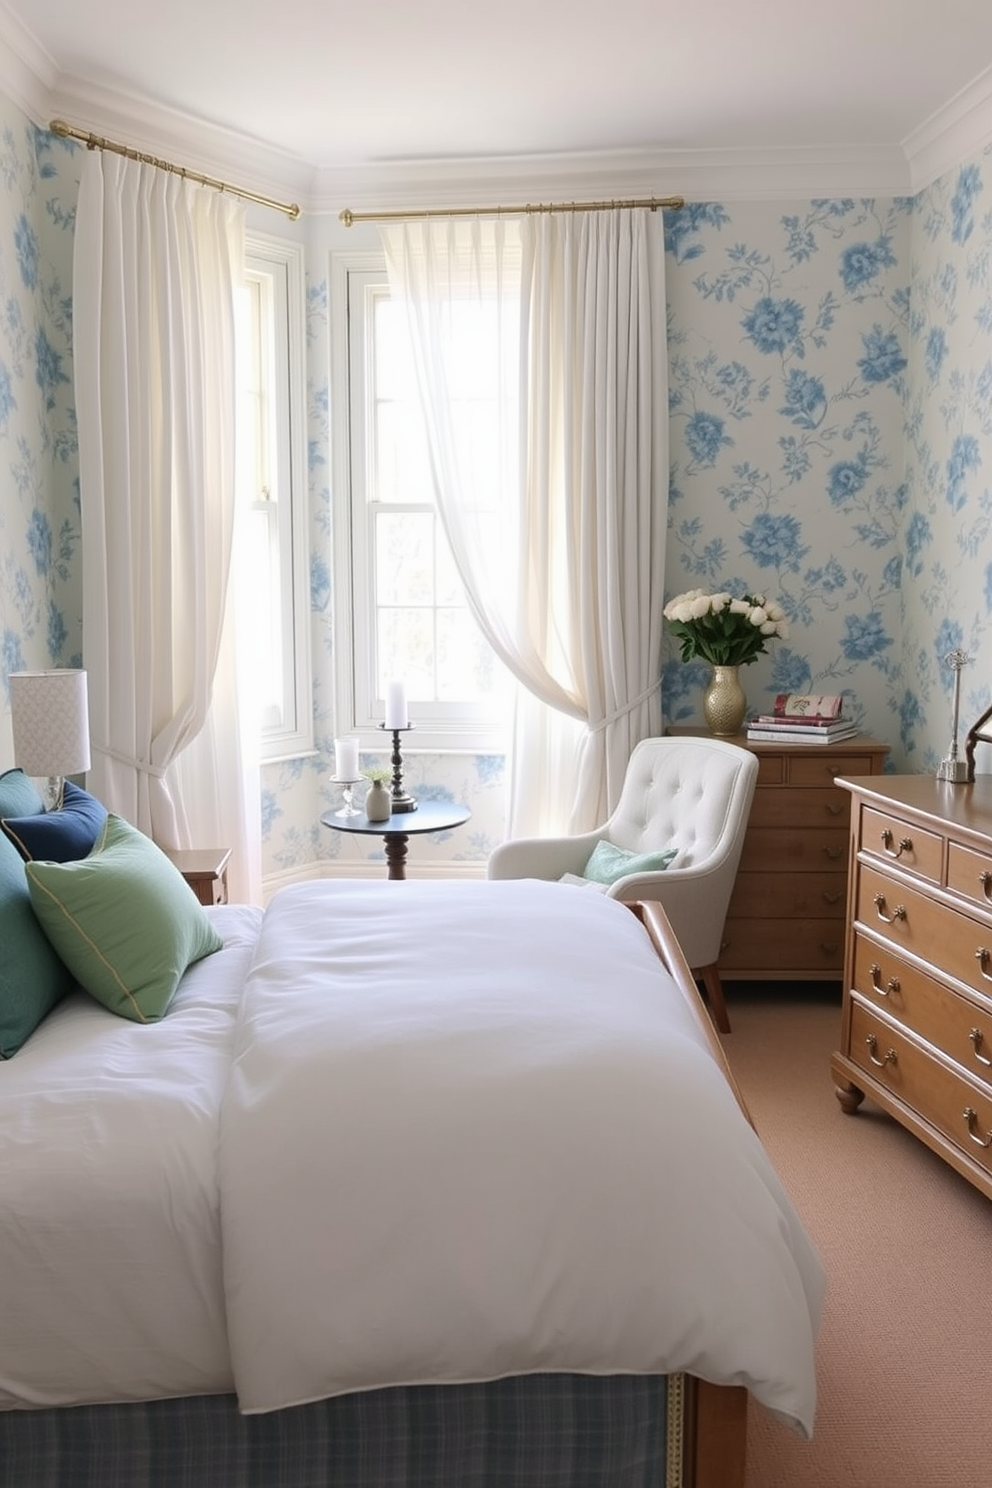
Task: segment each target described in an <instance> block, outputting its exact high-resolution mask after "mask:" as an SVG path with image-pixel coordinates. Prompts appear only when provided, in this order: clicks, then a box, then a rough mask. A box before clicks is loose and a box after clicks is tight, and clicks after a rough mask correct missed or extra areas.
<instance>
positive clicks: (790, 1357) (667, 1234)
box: [220, 881, 823, 1432]
mask: <svg viewBox="0 0 992 1488" xmlns="http://www.w3.org/2000/svg"><path fill="white" fill-rule="evenodd" d="M669 994H670V985H669V981H668V978H667V975H666V974H665V973H664V972H663V971H662V970H661V968H660V966H659V963H658V961H657V958H656V956H655V954H654V952H653V950H652V949H651V947H650V944H649V942H648V940H647V937H646V936H645V935H644V932H643V930H642V929H641V928H640V926H638V924H637V923H636V921H635V919H634V917H633V916H632V915H631V914H630V912H629V911H628V910H626V909H625V908H624V907H623V906H621V905H619V904H617V903H615V902H614V901H612V900H606V899H602V898H601V897H600V896H599V895H590V894H580V893H576V892H575V890H574V889H569V888H567V887H565V886H562V885H558V884H543V883H536V882H533V881H525V882H512V881H511V882H493V883H484V884H483V883H464V884H459V883H455V884H451V883H448V884H444V885H440V884H436V883H423V882H420V883H418V882H408V883H406V884H405V885H397V884H392V883H388V882H385V881H383V882H382V883H381V884H369V883H366V882H363V883H347V882H325V883H320V884H304V885H299V886H295V887H293V888H291V889H286V890H284V891H283V892H282V893H281V894H279V895H277V896H276V898H275V900H274V901H273V903H272V904H271V905H270V907H269V910H268V912H267V914H266V917H265V921H264V923H263V927H262V933H261V936H260V939H259V943H258V947H257V951H256V956H255V960H254V964H253V967H252V970H251V973H250V975H249V978H248V982H247V985H246V989H245V996H244V999H243V1004H242V1010H241V1016H240V1021H239V1026H238V1031H237V1042H236V1058H235V1065H234V1068H233V1072H232V1076H231V1081H230V1084H229V1087H228V1091H227V1094H226V1097H225V1101H224V1105H223V1108H222V1114H221V1152H220V1176H221V1223H222V1234H223V1247H224V1284H225V1291H226V1298H227V1311H228V1331H229V1338H230V1346H231V1356H232V1363H233V1370H234V1377H235V1382H236V1386H237V1390H238V1394H239V1398H240V1401H241V1406H242V1409H244V1410H247V1411H267V1410H272V1409H275V1408H277V1407H280V1406H284V1405H292V1404H296V1403H301V1402H304V1401H308V1400H312V1399H316V1398H321V1397H324V1396H328V1395H334V1394H337V1393H341V1392H344V1391H349V1390H361V1389H368V1388H372V1387H375V1386H382V1385H393V1384H406V1383H424V1382H446V1383H450V1382H455V1381H465V1380H483V1379H489V1378H496V1377H500V1376H503V1375H508V1374H517V1373H530V1372H535V1371H547V1370H577V1371H584V1372H589V1373H594V1374H609V1373H624V1372H642V1371H650V1372H667V1371H670V1370H686V1371H689V1372H691V1373H693V1374H697V1375H700V1376H702V1377H703V1378H705V1379H709V1380H712V1381H716V1382H721V1383H734V1384H743V1385H746V1386H748V1387H749V1388H750V1389H751V1390H752V1391H753V1393H754V1395H755V1396H756V1397H757V1398H758V1399H759V1400H761V1401H762V1402H763V1403H764V1404H765V1405H766V1406H768V1407H769V1408H770V1409H772V1410H773V1411H775V1412H776V1413H778V1414H779V1415H780V1416H781V1417H783V1418H784V1419H786V1420H789V1421H791V1422H792V1423H794V1424H795V1425H796V1426H797V1427H798V1428H799V1429H800V1430H801V1431H803V1432H809V1431H810V1430H811V1427H812V1421H813V1413H814V1401H815V1388H814V1376H813V1338H814V1334H815V1331H816V1325H817V1320H818V1315H819V1308H820V1303H821V1298H822V1291H823V1274H822V1270H821V1267H820V1264H819V1261H818V1259H817V1257H816V1256H815V1254H814V1253H813V1251H812V1250H811V1248H810V1245H809V1243H808V1241H807V1239H806V1236H805V1234H804V1232H803V1230H802V1228H801V1226H800V1224H799V1222H798V1220H797V1217H796V1215H795V1213H794V1212H793V1209H792V1207H791V1205H790V1203H789V1201H788V1199H787V1198H786V1196H785V1195H784V1193H783V1191H782V1189H781V1187H780V1185H779V1183H778V1180H777V1178H776V1176H775V1174H774V1172H773V1170H772V1168H771V1166H770V1164H769V1162H768V1160H767V1158H766V1156H765V1154H764V1151H763V1149H762V1148H761V1146H760V1144H759V1142H758V1140H757V1138H756V1137H755V1135H754V1133H753V1132H752V1131H751V1129H750V1127H749V1126H748V1125H747V1123H746V1121H745V1120H744V1118H743V1117H742V1116H741V1114H740V1112H739V1110H738V1108H737V1106H736V1103H735V1101H734V1098H733V1095H732V1093H731V1091H730V1090H729V1088H728V1086H727V1084H726V1082H725V1081H724V1079H723V1077H722V1075H721V1074H720V1072H719V1070H718V1068H717V1066H716V1064H715V1062H714V1061H713V1059H712V1057H711V1055H710V1054H709V1052H708V1051H707V1049H706V1047H705V1043H704V1041H703V1039H702V1037H701V1035H700V1033H699V1031H698V1028H697V1026H696V1024H695V1022H694V1019H693V1017H692V1015H691V1013H690V1012H689V1010H688V1008H687V1007H686V1006H685V1004H684V1002H683V1000H682V998H681V996H679V995H669Z"/></svg>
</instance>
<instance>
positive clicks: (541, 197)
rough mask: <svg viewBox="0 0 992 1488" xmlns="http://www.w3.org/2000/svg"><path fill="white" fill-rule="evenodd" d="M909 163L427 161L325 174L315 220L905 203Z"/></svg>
mask: <svg viewBox="0 0 992 1488" xmlns="http://www.w3.org/2000/svg"><path fill="white" fill-rule="evenodd" d="M909 186H910V181H909V172H908V168H907V164H906V158H905V156H904V154H903V153H902V151H901V150H899V149H897V148H896V147H891V148H888V149H881V150H878V149H869V148H865V149H863V150H862V149H856V148H851V149H847V150H844V151H838V150H800V149H782V150H764V151H735V150H682V151H662V150H657V151H638V152H630V151H627V152H622V153H621V152H608V153H601V154H585V155H549V156H530V157H508V158H504V159H489V160H471V161H467V160H423V161H402V162H400V161H396V162H381V163H376V164H374V165H364V166H350V167H335V168H330V167H329V168H327V169H324V170H321V171H318V173H317V177H316V181H315V184H314V192H313V196H312V199H311V202H310V207H309V210H310V211H311V212H313V213H324V212H334V213H335V214H336V213H339V212H340V211H341V210H342V209H343V208H345V207H347V208H350V209H351V210H352V211H355V212H361V211H375V210H380V211H398V210H402V209H404V208H406V207H409V208H412V209H420V210H424V209H426V208H428V207H446V206H447V207H464V206H473V205H477V206H498V205H508V206H510V205H512V206H519V205H523V204H525V203H527V202H531V203H535V202H540V201H558V202H561V201H571V200H576V201H578V200H581V199H591V200H617V199H619V198H627V197H645V196H684V197H685V198H686V199H687V200H693V201H745V200H766V201H771V200H783V199H785V200H792V199H797V198H798V199H799V200H804V199H808V198H809V197H821V196H822V197H830V196H901V195H905V194H906V193H907V191H908V190H909Z"/></svg>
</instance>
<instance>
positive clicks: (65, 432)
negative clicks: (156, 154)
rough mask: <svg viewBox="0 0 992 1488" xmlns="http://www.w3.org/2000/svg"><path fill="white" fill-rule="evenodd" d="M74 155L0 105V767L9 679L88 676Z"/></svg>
mask: <svg viewBox="0 0 992 1488" xmlns="http://www.w3.org/2000/svg"><path fill="white" fill-rule="evenodd" d="M77 190H78V172H77V169H76V166H75V163H74V160H73V156H72V153H71V152H70V151H69V150H68V149H66V147H65V146H64V144H63V143H62V142H61V141H59V140H58V139H56V138H55V137H54V136H53V135H51V134H49V133H48V131H47V130H39V129H36V128H35V127H34V126H33V125H32V124H30V123H29V122H28V121H27V120H26V119H25V117H24V115H23V114H21V113H20V111H19V110H18V109H17V108H15V107H14V105H13V104H11V103H9V102H8V101H7V100H6V99H5V98H4V97H3V96H2V94H0V461H2V469H3V478H2V480H0V767H2V766H3V765H4V764H9V763H10V762H11V758H12V745H11V740H10V688H9V683H8V677H9V675H10V673H11V672H14V671H20V670H23V669H25V668H45V667H61V666H78V665H80V657H81V645H82V634H81V624H82V596H81V590H80V570H81V567H82V565H81V563H80V561H79V491H78V482H77V473H76V429H75V415H74V408H73V401H74V400H73V392H72V353H71V347H72V231H73V223H74V217H75V200H76V192H77Z"/></svg>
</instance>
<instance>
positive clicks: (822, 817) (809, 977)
mask: <svg viewBox="0 0 992 1488" xmlns="http://www.w3.org/2000/svg"><path fill="white" fill-rule="evenodd" d="M668 732H669V733H670V734H700V733H702V734H705V733H706V732H707V730H706V729H704V728H696V727H685V728H683V727H678V726H676V727H673V728H670V729H669V730H668ZM727 743H728V744H737V745H739V746H740V748H742V749H749V750H751V751H752V753H754V754H756V755H757V756H758V784H757V787H756V788H755V792H754V801H753V803H752V806H751V815H750V817H749V818H748V825H747V835H746V836H745V838H744V848H743V851H742V853H741V861H740V866H739V867H738V870H737V882H736V884H735V886H734V892H733V895H732V897H731V900H730V908H729V909H728V911H727V921H726V925H725V927H724V932H723V947H722V949H721V951H720V959H719V962H718V963H717V964H718V966H719V970H720V976H721V977H722V978H723V980H724V981H727V982H737V981H742V982H753V981H763V982H768V981H796V982H810V981H821V980H822V981H840V979H841V977H842V976H843V974H844V937H845V930H846V919H845V916H846V910H847V869H848V861H847V860H848V842H849V837H850V832H849V821H850V815H851V805H850V800H849V799H848V797H847V796H846V794H845V792H844V791H842V790H841V789H840V787H839V786H838V785H837V778H838V776H840V775H880V774H881V772H882V769H883V767H884V764H885V756H886V755H887V754H888V745H887V744H881V743H879V742H878V741H877V740H875V739H869V738H866V737H865V736H864V735H863V734H859V735H858V737H857V738H855V739H845V740H844V741H843V743H840V744H789V743H788V741H787V740H786V741H783V742H782V743H780V744H779V743H770V744H764V743H757V742H755V741H753V740H749V739H747V738H746V736H745V735H744V734H737V735H735V736H734V737H733V738H732V739H728V740H727Z"/></svg>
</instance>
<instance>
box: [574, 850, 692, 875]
mask: <svg viewBox="0 0 992 1488" xmlns="http://www.w3.org/2000/svg"><path fill="white" fill-rule="evenodd" d="M677 854H678V848H677V847H666V848H665V849H664V850H663V851H662V852H651V853H635V852H629V851H628V849H627V848H625V847H615V846H614V845H613V843H612V842H597V843H596V846H595V847H594V848H593V850H592V853H591V855H590V857H589V861H588V863H587V864H586V866H585V867H584V868H583V870H582V877H583V878H591V879H592V881H593V883H601V884H607V885H609V884H614V883H616V881H617V879H618V878H626V877H627V875H628V873H660V872H661V871H662V869H664V868H667V867H668V865H669V863H671V861H672V859H673V858H674V857H676V856H677Z"/></svg>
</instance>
